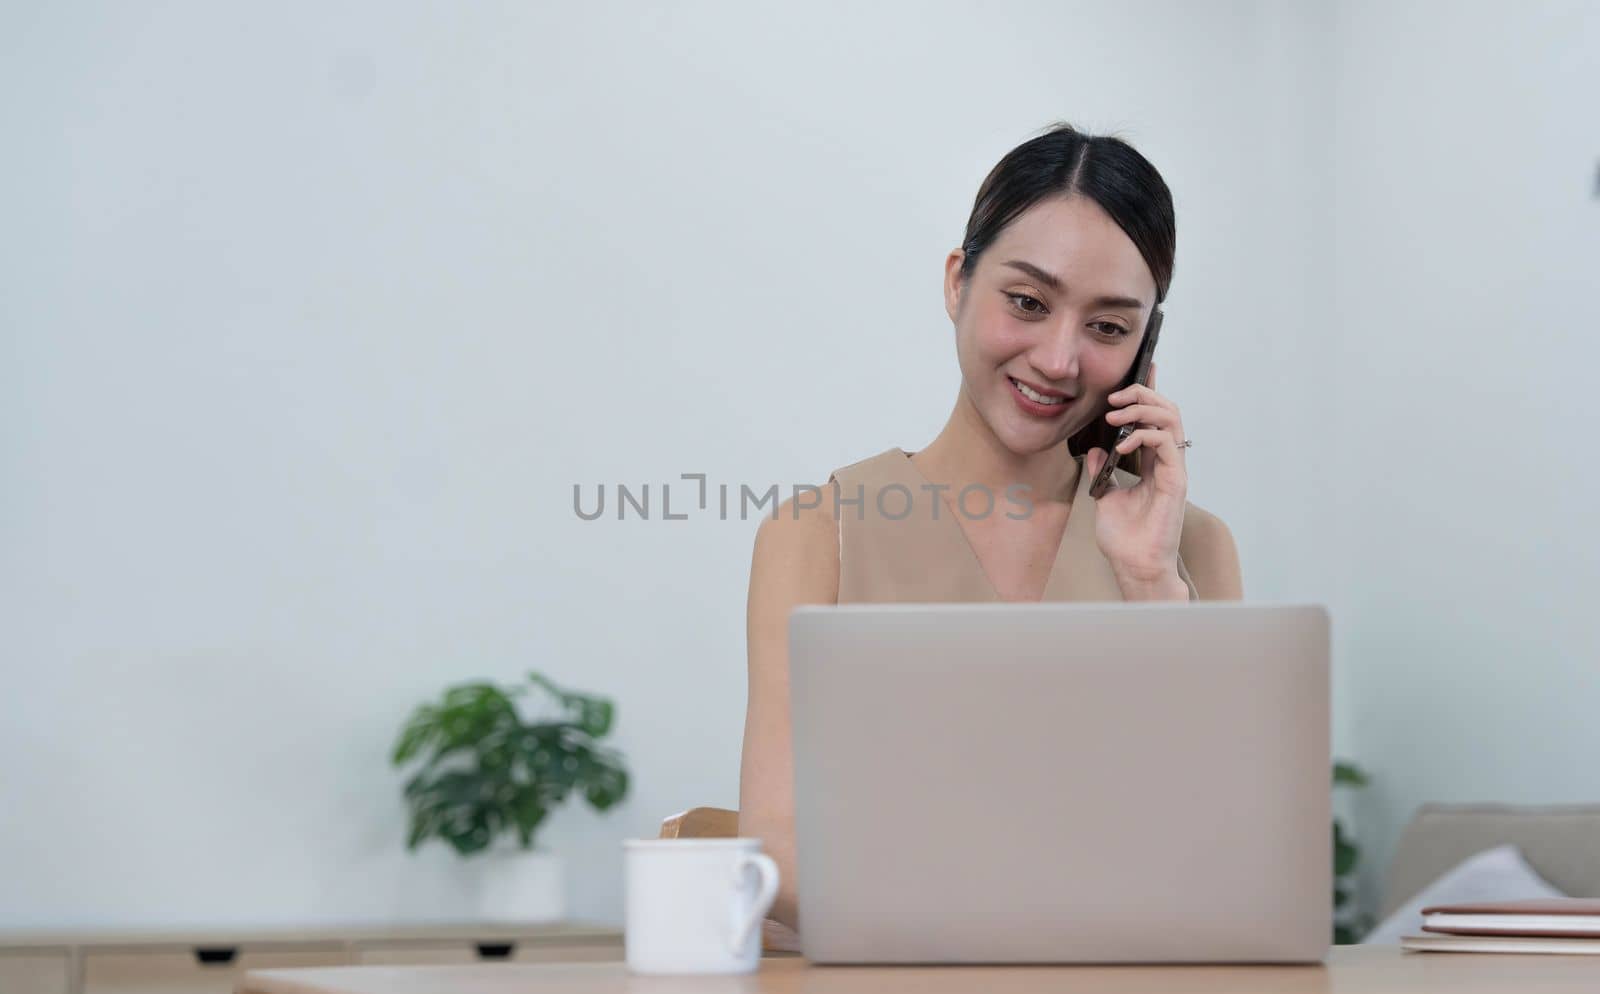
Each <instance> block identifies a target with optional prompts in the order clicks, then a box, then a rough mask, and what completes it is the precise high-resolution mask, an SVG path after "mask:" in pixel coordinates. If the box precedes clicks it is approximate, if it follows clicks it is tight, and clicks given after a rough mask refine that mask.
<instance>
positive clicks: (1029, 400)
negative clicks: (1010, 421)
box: [1006, 376, 1076, 419]
mask: <svg viewBox="0 0 1600 994" xmlns="http://www.w3.org/2000/svg"><path fill="white" fill-rule="evenodd" d="M1006 382H1007V383H1010V384H1011V398H1012V399H1013V400H1015V401H1016V402H1017V406H1018V407H1020V408H1022V410H1023V411H1024V412H1025V413H1027V414H1030V415H1032V416H1033V417H1036V418H1046V419H1054V418H1059V417H1060V416H1061V415H1062V414H1063V413H1064V412H1065V411H1066V410H1067V408H1069V407H1071V406H1072V402H1073V400H1074V399H1076V398H1073V397H1068V396H1066V395H1065V394H1062V393H1060V392H1059V391H1054V390H1052V391H1049V392H1046V391H1044V390H1043V389H1041V388H1036V387H1033V386H1031V385H1029V384H1027V383H1024V382H1023V381H1021V380H1019V379H1017V378H1016V377H1014V376H1007V377H1006Z"/></svg>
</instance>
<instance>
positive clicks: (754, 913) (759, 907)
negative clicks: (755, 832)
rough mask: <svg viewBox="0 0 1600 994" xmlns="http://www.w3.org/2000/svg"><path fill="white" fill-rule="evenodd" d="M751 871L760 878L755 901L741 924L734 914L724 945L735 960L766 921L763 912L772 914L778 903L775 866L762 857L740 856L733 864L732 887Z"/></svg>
mask: <svg viewBox="0 0 1600 994" xmlns="http://www.w3.org/2000/svg"><path fill="white" fill-rule="evenodd" d="M746 870H755V871H757V872H758V873H759V874H760V876H761V888H760V890H758V891H757V892H756V899H755V901H754V902H753V903H752V904H751V905H750V910H749V911H747V912H745V915H744V918H743V920H742V921H741V920H740V919H739V918H738V917H737V916H738V914H739V912H738V911H737V910H735V911H734V915H735V916H736V917H735V918H734V926H733V937H732V940H731V941H730V942H729V944H728V949H729V951H731V952H732V953H733V954H734V955H735V956H739V955H742V954H743V953H744V947H745V943H747V942H749V941H750V934H751V933H752V932H754V931H755V930H756V926H757V925H760V924H761V920H762V919H763V918H765V917H767V912H768V911H771V910H772V903H773V902H774V901H776V900H777V899H778V864H777V863H774V862H773V861H772V857H771V856H768V855H767V854H766V853H759V852H747V853H740V854H739V859H738V860H737V861H736V862H735V863H734V864H733V885H734V886H735V887H738V886H739V885H740V884H741V883H743V881H744V876H745V871H746Z"/></svg>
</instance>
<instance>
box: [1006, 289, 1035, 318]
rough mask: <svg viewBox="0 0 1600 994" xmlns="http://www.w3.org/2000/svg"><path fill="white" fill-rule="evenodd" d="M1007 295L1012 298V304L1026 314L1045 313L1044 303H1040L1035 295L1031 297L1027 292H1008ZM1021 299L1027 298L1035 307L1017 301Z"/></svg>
mask: <svg viewBox="0 0 1600 994" xmlns="http://www.w3.org/2000/svg"><path fill="white" fill-rule="evenodd" d="M1006 296H1007V297H1010V298H1011V306H1013V307H1015V308H1016V309H1017V310H1019V311H1021V312H1022V313H1024V314H1043V313H1044V305H1043V304H1041V303H1039V301H1037V300H1035V299H1034V298H1033V297H1030V296H1028V295H1027V294H1025V293H1008V294H1006ZM1019 300H1025V301H1027V302H1028V303H1030V304H1033V305H1034V306H1033V307H1023V306H1022V305H1021V304H1019V303H1017V301H1019Z"/></svg>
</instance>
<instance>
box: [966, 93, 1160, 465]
mask: <svg viewBox="0 0 1600 994" xmlns="http://www.w3.org/2000/svg"><path fill="white" fill-rule="evenodd" d="M1073 194H1076V195H1080V196H1084V197H1088V198H1089V199H1090V200H1092V201H1094V202H1095V203H1096V204H1098V205H1099V206H1100V209H1101V210H1103V211H1105V212H1106V214H1107V215H1109V216H1110V218H1111V220H1113V221H1115V222H1116V223H1117V227H1119V228H1121V229H1122V230H1123V232H1124V233H1125V234H1127V236H1128V238H1129V239H1130V240H1131V241H1132V242H1133V244H1134V247H1136V248H1137V249H1138V250H1139V254H1140V255H1141V256H1143V257H1144V261H1145V265H1147V266H1149V267H1150V274H1151V275H1152V276H1154V277H1155V282H1156V303H1157V304H1160V303H1161V302H1162V301H1164V300H1166V299H1167V289H1168V287H1170V286H1171V285H1172V257H1173V254H1174V252H1175V251H1176V248H1177V222H1176V219H1175V217H1174V214H1173V210H1172V193H1171V191H1169V190H1168V189H1167V184H1166V181H1165V180H1163V179H1162V178H1161V174H1160V173H1159V172H1157V171H1156V167H1155V166H1152V165H1151V164H1150V160H1148V159H1146V158H1145V157H1144V156H1142V155H1140V154H1139V153H1138V152H1137V151H1135V150H1134V148H1133V146H1132V145H1129V144H1128V143H1127V142H1125V141H1123V140H1122V139H1120V138H1114V137H1110V136H1103V135H1087V134H1084V133H1083V132H1081V131H1079V130H1077V129H1076V128H1074V127H1073V126H1072V125H1070V124H1066V123H1064V122H1057V123H1056V124H1053V125H1051V126H1050V127H1049V129H1048V130H1046V131H1045V132H1044V133H1043V134H1041V135H1039V136H1038V137H1036V138H1030V139H1029V140H1027V141H1025V142H1023V143H1022V144H1021V145H1018V146H1017V147H1016V148H1014V149H1012V150H1011V151H1010V152H1007V153H1006V155H1005V157H1004V158H1003V159H1001V160H1000V161H999V162H998V163H997V164H996V165H995V167H994V168H993V169H991V170H990V171H989V175H988V176H986V177H984V180H983V185H982V186H980V187H979V188H978V197H977V199H976V200H975V201H974V202H973V204H972V215H971V216H970V217H969V218H967V231H966V235H965V236H964V237H963V238H962V241H961V249H962V251H963V252H964V253H965V256H964V257H963V258H962V260H961V281H962V283H966V281H967V280H968V279H969V278H970V277H971V276H972V272H973V269H974V268H975V267H976V266H977V265H978V259H979V257H980V256H982V255H983V253H984V251H985V250H987V249H988V248H989V246H990V245H991V244H993V243H994V240H995V239H996V238H998V237H999V236H1000V232H1001V231H1003V230H1005V227H1006V225H1008V224H1010V223H1011V222H1012V221H1014V220H1016V218H1017V217H1019V216H1020V215H1021V214H1022V213H1023V212H1024V211H1026V210H1028V208H1030V207H1032V206H1033V205H1034V204H1037V203H1038V202H1039V201H1041V200H1045V199H1048V198H1051V197H1060V196H1068V195H1073ZM963 292H965V291H964V290H963ZM1103 413H1104V412H1099V413H1097V414H1096V416H1095V419H1094V421H1092V422H1091V423H1090V424H1089V425H1088V426H1086V427H1085V428H1083V429H1082V430H1081V431H1079V432H1078V433H1077V434H1076V435H1074V436H1073V437H1072V438H1071V439H1070V440H1069V441H1068V443H1067V445H1068V448H1070V449H1071V450H1072V452H1074V453H1083V452H1086V451H1088V449H1089V447H1091V446H1099V447H1101V448H1106V449H1108V450H1109V448H1110V439H1111V437H1112V436H1113V435H1114V434H1115V429H1114V428H1112V427H1111V426H1109V425H1107V424H1106V423H1105V421H1104V420H1103V418H1102V417H1101V414H1103ZM1123 458H1124V460H1126V462H1125V464H1124V468H1127V467H1128V465H1131V464H1133V462H1134V460H1133V458H1132V457H1131V455H1130V456H1125V457H1123Z"/></svg>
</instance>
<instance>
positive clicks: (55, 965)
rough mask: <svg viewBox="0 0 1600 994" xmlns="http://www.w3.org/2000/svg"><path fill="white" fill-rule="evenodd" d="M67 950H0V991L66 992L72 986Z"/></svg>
mask: <svg viewBox="0 0 1600 994" xmlns="http://www.w3.org/2000/svg"><path fill="white" fill-rule="evenodd" d="M69 969H70V964H69V963H68V961H67V954H66V953H64V952H63V953H0V991H4V992H5V994H68V992H69V991H70V990H71V988H72V981H71V979H70V974H69V972H68V971H69Z"/></svg>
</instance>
